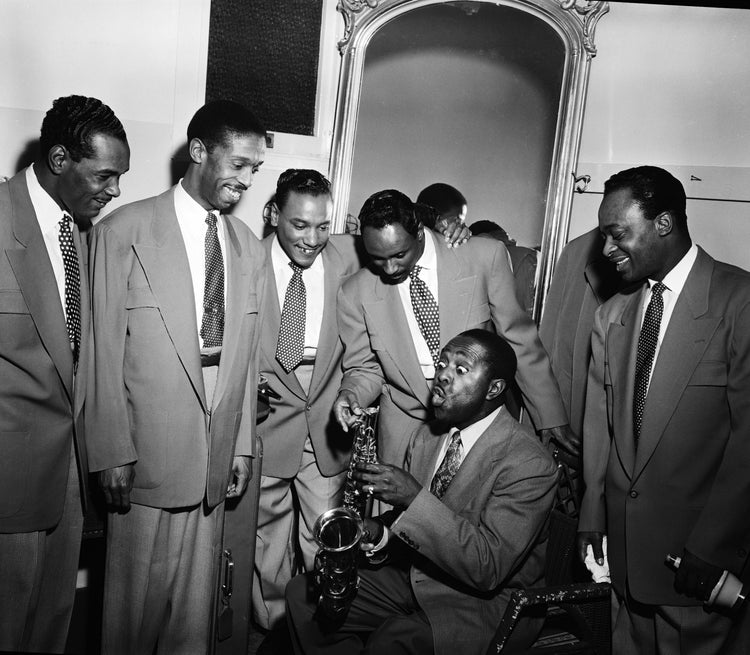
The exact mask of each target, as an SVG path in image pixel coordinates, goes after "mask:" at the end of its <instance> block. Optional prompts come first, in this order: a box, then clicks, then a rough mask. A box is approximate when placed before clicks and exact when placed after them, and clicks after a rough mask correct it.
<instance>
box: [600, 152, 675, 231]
mask: <svg viewBox="0 0 750 655" xmlns="http://www.w3.org/2000/svg"><path fill="white" fill-rule="evenodd" d="M621 189H628V190H629V191H630V193H631V194H632V195H633V200H635V202H636V203H637V204H638V206H639V207H640V208H641V210H642V211H643V215H644V217H645V218H647V219H648V220H650V221H652V220H654V219H655V218H656V217H657V216H658V215H659V214H661V213H662V212H670V213H671V214H672V215H673V216H674V218H675V221H676V222H677V223H678V224H680V225H683V226H684V225H685V224H686V223H687V214H686V213H685V206H686V198H685V188H684V187H683V186H682V182H680V181H679V180H678V179H677V178H676V177H674V176H673V175H672V174H671V173H668V172H667V171H665V170H664V169H663V168H659V167H658V166H637V167H635V168H628V169H627V170H624V171H620V172H619V173H615V174H614V175H613V176H612V177H610V178H609V179H608V180H607V181H606V182H605V183H604V195H607V194H608V193H613V192H615V191H619V190H621Z"/></svg>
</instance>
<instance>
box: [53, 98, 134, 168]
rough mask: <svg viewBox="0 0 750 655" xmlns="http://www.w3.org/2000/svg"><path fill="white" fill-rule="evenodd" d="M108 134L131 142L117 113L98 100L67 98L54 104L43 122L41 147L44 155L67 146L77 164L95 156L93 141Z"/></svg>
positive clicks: (60, 99)
mask: <svg viewBox="0 0 750 655" xmlns="http://www.w3.org/2000/svg"><path fill="white" fill-rule="evenodd" d="M97 134H104V135H107V136H112V137H114V138H116V139H119V140H120V141H122V142H123V143H127V142H128V138H127V136H126V134H125V129H124V128H123V126H122V123H121V122H120V121H119V119H118V118H117V116H115V112H113V111H112V110H111V109H110V108H109V107H108V106H107V105H105V104H104V103H103V102H102V101H101V100H98V99H97V98H88V97H86V96H76V95H72V96H65V97H63V98H58V99H57V100H55V101H54V102H53V103H52V109H50V110H49V111H48V112H47V114H46V115H45V117H44V120H43V121H42V130H41V135H40V137H39V145H40V149H41V153H42V155H46V154H47V153H48V152H49V151H50V148H52V147H53V146H56V145H61V146H63V147H64V148H65V149H66V150H67V151H68V154H70V158H71V159H72V160H73V161H76V162H78V161H81V159H83V158H84V157H85V158H90V157H93V156H94V145H93V143H92V141H93V138H94V136H95V135H97Z"/></svg>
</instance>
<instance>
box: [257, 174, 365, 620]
mask: <svg viewBox="0 0 750 655" xmlns="http://www.w3.org/2000/svg"><path fill="white" fill-rule="evenodd" d="M331 210H332V200H331V187H330V183H329V182H328V180H326V178H325V177H323V175H321V174H320V173H318V172H317V171H313V170H296V169H290V170H288V171H285V172H284V173H282V174H281V177H279V180H278V183H277V186H276V194H275V200H274V202H273V203H272V205H271V210H270V222H271V224H272V225H273V226H274V227H275V228H276V232H275V234H273V235H271V236H269V237H267V238H266V239H264V241H263V245H264V246H265V250H266V255H267V258H268V266H267V271H268V273H267V274H268V290H267V293H266V296H265V301H264V304H263V306H262V307H261V314H262V316H263V326H262V328H261V339H260V370H261V374H262V375H263V376H264V377H265V378H266V379H267V380H268V385H269V387H270V389H272V390H273V391H274V392H275V393H276V395H278V396H279V397H278V398H273V399H271V400H270V410H271V411H270V413H269V415H268V418H266V419H265V420H264V421H263V422H262V423H261V425H260V427H259V432H260V433H261V436H262V438H263V476H262V477H261V495H260V508H259V516H258V530H257V533H256V550H255V569H256V581H255V584H254V585H253V594H254V601H253V609H254V614H255V620H256V622H257V623H258V624H259V625H260V626H261V627H263V628H266V629H269V628H273V627H275V626H276V625H277V624H278V623H279V621H282V622H283V618H284V589H285V588H286V585H287V583H288V582H289V580H291V578H292V574H293V566H294V559H295V558H294V551H295V549H296V548H297V547H298V548H299V549H300V551H301V553H302V555H303V558H304V564H305V567H306V568H307V569H308V570H311V569H312V566H313V560H314V558H315V553H316V551H317V545H316V543H315V539H314V538H313V535H312V528H313V525H314V523H315V520H316V519H317V518H318V516H319V515H320V514H322V513H323V512H325V511H326V510H327V509H329V508H330V507H334V506H335V505H337V504H339V503H340V496H341V489H342V485H343V482H344V473H343V472H344V471H345V470H346V468H347V465H348V462H349V453H350V449H351V437H350V436H348V435H346V434H344V432H343V430H341V428H340V427H339V425H338V424H337V423H336V420H335V419H334V417H333V415H332V413H331V407H332V406H333V401H334V400H335V399H336V393H337V392H338V388H339V383H340V382H341V376H342V371H341V356H342V353H343V346H342V344H341V340H340V339H339V334H338V328H337V326H336V294H337V293H338V290H339V287H340V286H341V283H342V282H343V281H344V280H345V279H346V278H347V277H348V276H349V275H351V274H352V273H354V272H356V271H357V270H359V268H360V260H359V257H358V255H357V248H356V246H355V239H354V237H352V236H348V235H333V236H331V235H330V233H329V229H330V224H331ZM292 266H294V267H299V269H300V275H301V279H302V283H303V285H304V288H303V289H302V291H301V293H302V294H303V296H304V298H305V306H304V307H302V308H299V307H297V308H295V309H294V310H293V311H294V312H295V313H296V318H297V320H299V324H298V325H297V326H296V328H295V329H294V330H293V332H294V333H295V335H296V336H297V337H298V338H299V346H300V348H299V352H298V355H297V358H296V360H298V361H294V362H292V364H290V365H288V366H285V363H282V361H280V360H283V361H284V362H286V360H285V358H284V356H283V355H281V354H280V353H279V345H280V343H281V342H282V341H283V338H282V337H280V327H281V323H282V313H283V312H284V311H285V306H286V307H288V308H289V309H288V310H286V311H287V315H288V312H289V310H292V308H294V300H295V299H293V298H291V297H290V298H289V300H288V301H287V302H285V300H286V296H287V294H288V293H294V287H292V288H291V290H290V282H292V277H293V270H292ZM293 319H294V317H292V320H293ZM287 368H288V369H289V370H287ZM295 505H297V506H298V507H299V511H298V512H297V511H296V510H295ZM295 515H297V516H295ZM297 521H298V522H299V525H298V532H297V533H295V531H294V525H295V523H296V522H297ZM282 625H283V623H282Z"/></svg>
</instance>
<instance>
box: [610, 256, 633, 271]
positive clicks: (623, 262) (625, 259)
mask: <svg viewBox="0 0 750 655" xmlns="http://www.w3.org/2000/svg"><path fill="white" fill-rule="evenodd" d="M629 261H630V257H623V258H622V259H613V260H612V263H613V264H614V265H615V268H617V272H618V273H619V272H620V271H622V269H623V268H625V266H626V265H627V264H628V262H629Z"/></svg>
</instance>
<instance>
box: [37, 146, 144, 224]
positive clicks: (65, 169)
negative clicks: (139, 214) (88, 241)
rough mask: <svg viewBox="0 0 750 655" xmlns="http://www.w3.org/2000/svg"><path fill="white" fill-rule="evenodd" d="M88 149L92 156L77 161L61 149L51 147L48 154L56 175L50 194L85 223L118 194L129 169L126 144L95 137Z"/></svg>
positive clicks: (61, 147) (128, 150)
mask: <svg viewBox="0 0 750 655" xmlns="http://www.w3.org/2000/svg"><path fill="white" fill-rule="evenodd" d="M91 147H92V150H93V155H92V156H91V157H83V158H81V160H80V161H74V160H73V159H72V158H71V156H70V153H69V152H68V151H67V150H66V149H65V148H64V147H63V146H54V147H53V148H52V149H51V151H50V161H51V162H52V166H53V168H54V169H55V173H56V175H55V182H54V189H53V191H52V195H53V197H54V198H55V200H56V201H57V202H58V204H60V205H61V206H63V207H64V208H65V209H67V210H68V211H69V212H70V213H71V214H72V215H73V216H74V217H75V218H76V219H78V220H79V221H83V222H84V223H85V222H88V221H90V220H91V219H93V218H95V217H96V216H97V215H98V214H99V212H100V211H101V210H102V209H103V208H104V207H105V206H106V205H107V203H108V202H110V201H111V200H112V198H117V197H118V196H119V195H120V176H121V175H123V174H124V173H126V172H127V171H128V169H129V168H130V148H128V144H127V143H126V142H125V141H121V140H120V139H118V138H116V137H114V136H111V135H109V134H95V135H93V136H92V138H91Z"/></svg>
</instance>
